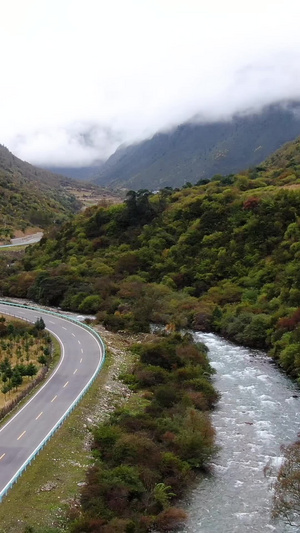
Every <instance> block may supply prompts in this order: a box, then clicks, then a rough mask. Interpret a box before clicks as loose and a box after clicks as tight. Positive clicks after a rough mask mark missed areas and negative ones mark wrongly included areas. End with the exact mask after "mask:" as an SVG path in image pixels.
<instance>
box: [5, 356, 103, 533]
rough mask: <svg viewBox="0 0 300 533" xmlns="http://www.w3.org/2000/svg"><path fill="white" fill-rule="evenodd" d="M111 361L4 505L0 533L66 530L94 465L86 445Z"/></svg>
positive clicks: (8, 496)
mask: <svg viewBox="0 0 300 533" xmlns="http://www.w3.org/2000/svg"><path fill="white" fill-rule="evenodd" d="M111 362H112V357H111V356H110V355H109V354H108V355H107V358H106V362H105V364H104V366H103V368H102V370H101V372H100V374H99V375H98V377H97V379H96V380H95V382H94V383H93V385H92V386H91V388H90V389H89V391H88V392H87V394H86V395H85V396H84V398H83V399H82V401H81V402H80V404H79V406H78V407H77V408H76V409H75V410H74V411H73V412H72V413H71V415H70V416H69V417H68V418H67V420H66V421H65V423H64V424H63V426H62V427H61V428H60V429H59V430H58V431H57V432H56V434H55V435H54V436H53V437H52V439H51V440H50V441H49V443H48V444H47V446H46V447H45V448H44V449H43V450H42V451H41V453H40V454H39V455H38V456H37V458H36V459H35V460H34V461H33V463H32V465H31V466H30V468H28V469H27V471H26V472H25V473H24V474H23V475H22V478H21V482H20V481H19V482H18V483H16V484H15V485H14V487H13V488H12V489H11V491H10V492H9V493H8V495H7V496H6V498H4V500H3V501H2V503H1V504H0V533H21V532H23V531H24V527H25V526H26V525H30V526H34V527H41V526H43V527H49V526H53V527H54V526H55V527H58V528H59V529H60V530H62V531H63V530H64V525H65V524H66V518H65V517H66V514H67V511H68V509H69V508H70V502H71V501H73V499H74V497H76V496H77V495H78V493H79V486H80V483H83V482H84V479H85V472H86V470H87V468H88V466H89V464H90V462H91V453H90V450H89V447H88V446H85V445H84V442H85V441H86V439H87V434H88V429H87V425H88V423H89V417H90V416H93V413H94V412H95V409H96V406H97V403H98V401H99V398H100V396H101V394H102V389H103V386H104V385H105V381H106V377H107V373H108V370H109V367H110V365H111ZM20 502H22V504H21V505H20Z"/></svg>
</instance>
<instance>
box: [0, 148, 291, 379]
mask: <svg viewBox="0 0 300 533" xmlns="http://www.w3.org/2000/svg"><path fill="white" fill-rule="evenodd" d="M299 258H300V138H299V139H297V140H295V141H293V142H291V143H288V144H287V145H285V146H284V147H283V148H282V149H280V150H279V151H277V152H276V153H275V154H273V155H272V156H271V157H270V158H269V159H268V160H266V161H265V162H263V163H262V164H261V165H260V166H257V167H255V168H252V169H250V170H248V171H242V172H241V173H239V174H235V175H230V176H223V177H222V176H215V177H214V178H213V179H212V180H211V181H209V182H208V183H206V184H203V185H194V186H193V185H191V184H190V185H188V184H186V185H185V186H184V187H183V188H182V189H181V190H176V191H172V190H170V189H167V188H165V189H162V190H161V191H160V192H159V193H156V194H152V193H150V192H149V191H145V190H139V191H138V192H134V191H130V192H129V193H128V194H127V197H126V200H125V202H124V203H123V204H119V205H116V206H115V205H114V206H110V207H108V208H105V207H103V206H94V207H91V208H89V209H86V210H85V211H84V212H82V213H80V214H79V215H77V216H76V217H74V219H72V221H67V222H66V223H65V224H64V225H63V226H62V227H60V228H56V229H55V228H53V229H52V230H51V233H49V234H48V235H47V236H46V237H45V238H44V239H43V240H42V241H41V243H40V244H38V245H36V246H33V247H30V249H29V250H28V253H26V255H25V257H24V258H23V260H22V261H23V262H22V263H19V264H15V263H14V264H10V265H9V269H7V268H6V265H5V263H2V264H0V267H1V272H2V278H1V279H0V292H2V294H4V295H5V296H17V297H21V298H30V299H34V300H36V301H38V302H40V303H42V304H46V305H55V306H58V305H59V306H60V307H62V308H63V309H67V310H70V311H77V312H81V313H88V314H89V313H97V317H98V320H99V321H101V322H102V323H103V324H104V325H105V326H106V327H109V328H111V329H113V330H129V331H133V332H134V331H138V330H142V331H147V330H148V329H149V323H151V322H152V323H157V324H159V323H161V324H169V326H170V327H171V328H172V329H174V328H178V329H179V330H180V329H182V328H194V329H196V330H197V329H198V330H204V331H216V332H219V333H221V335H224V336H226V337H228V338H230V339H232V340H234V341H236V342H238V343H240V344H246V345H248V346H251V347H252V348H255V349H264V350H269V353H270V354H271V355H272V356H273V357H274V359H275V360H276V361H277V362H278V364H279V365H280V366H281V367H282V368H283V369H284V370H286V371H287V372H288V373H290V374H291V375H292V376H294V377H295V378H299V380H300V356H299V338H300V274H299ZM0 260H1V257H0Z"/></svg>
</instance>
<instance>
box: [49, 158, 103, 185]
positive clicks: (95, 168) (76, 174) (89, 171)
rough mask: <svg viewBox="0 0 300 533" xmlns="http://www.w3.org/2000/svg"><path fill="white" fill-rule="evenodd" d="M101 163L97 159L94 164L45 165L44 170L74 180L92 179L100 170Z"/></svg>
mask: <svg viewBox="0 0 300 533" xmlns="http://www.w3.org/2000/svg"><path fill="white" fill-rule="evenodd" d="M103 164H104V161H97V163H95V164H94V165H92V166H87V167H45V170H49V171H50V172H53V173H54V174H60V175H61V176H66V177H67V178H72V179H74V180H80V181H92V180H93V179H95V176H97V175H98V173H99V172H100V170H101V168H102V166H103Z"/></svg>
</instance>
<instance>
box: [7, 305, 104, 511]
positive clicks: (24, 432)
mask: <svg viewBox="0 0 300 533" xmlns="http://www.w3.org/2000/svg"><path fill="white" fill-rule="evenodd" d="M0 313H4V314H5V313H6V314H10V315H12V314H13V315H14V316H18V317H19V318H23V319H27V320H29V321H31V322H35V321H36V319H37V318H40V317H42V318H43V320H44V322H45V324H46V328H47V330H49V331H50V332H51V333H53V335H55V336H56V337H57V339H58V340H59V342H60V344H61V351H62V357H61V361H60V363H59V365H58V367H57V368H56V370H55V371H54V373H53V374H52V375H51V376H50V377H49V379H48V380H47V381H46V383H45V384H44V385H43V386H42V387H41V388H40V389H39V390H38V392H37V393H36V394H35V395H34V396H33V397H32V398H31V399H30V400H29V401H28V402H27V403H26V405H24V407H23V408H22V409H20V410H19V411H18V412H17V413H16V414H15V416H13V417H12V418H11V419H10V420H9V421H8V422H7V423H6V424H5V425H4V426H3V427H1V428H0V501H1V498H2V497H3V495H4V494H5V493H6V490H7V489H8V487H9V486H10V485H11V483H12V481H13V480H14V478H15V477H16V476H17V475H18V473H19V472H20V471H22V469H23V467H24V465H25V464H26V463H27V461H28V459H29V458H30V456H31V455H32V454H34V452H35V450H36V449H38V448H39V447H40V446H41V444H42V443H43V441H44V440H45V439H47V437H48V436H49V434H51V432H52V430H53V428H54V427H55V426H56V425H57V423H58V422H59V421H60V420H61V419H63V418H64V415H65V414H66V412H67V411H68V410H69V408H70V406H71V405H72V404H74V403H76V400H77V399H78V397H79V396H80V395H81V393H82V391H83V389H84V388H85V387H87V386H88V385H89V383H90V382H91V381H92V379H93V377H94V376H95V375H96V374H97V372H98V370H99V368H100V366H101V364H102V362H103V359H104V353H103V349H102V346H101V344H100V343H99V341H98V340H97V339H96V337H94V335H93V334H92V333H91V332H89V331H88V330H86V329H85V328H84V327H83V326H81V325H79V324H76V323H73V322H71V321H69V320H67V319H65V318H62V317H58V316H55V315H50V314H48V313H44V312H43V311H42V310H39V309H37V310H30V309H23V308H18V307H13V306H10V305H5V304H3V303H0Z"/></svg>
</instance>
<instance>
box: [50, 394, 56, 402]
mask: <svg viewBox="0 0 300 533" xmlns="http://www.w3.org/2000/svg"><path fill="white" fill-rule="evenodd" d="M56 398H57V394H56V395H55V396H54V398H52V400H51V403H52V402H54V400H56Z"/></svg>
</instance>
